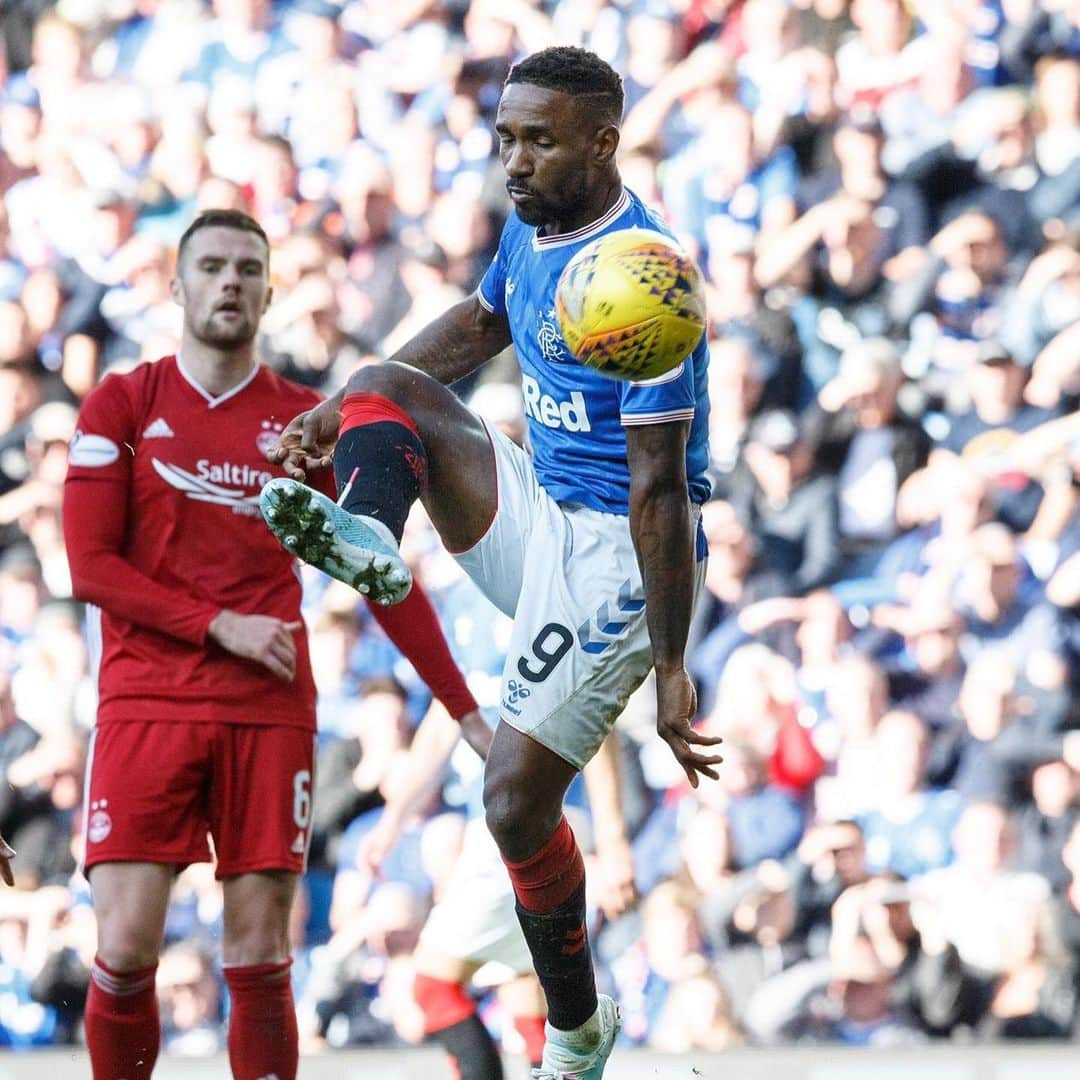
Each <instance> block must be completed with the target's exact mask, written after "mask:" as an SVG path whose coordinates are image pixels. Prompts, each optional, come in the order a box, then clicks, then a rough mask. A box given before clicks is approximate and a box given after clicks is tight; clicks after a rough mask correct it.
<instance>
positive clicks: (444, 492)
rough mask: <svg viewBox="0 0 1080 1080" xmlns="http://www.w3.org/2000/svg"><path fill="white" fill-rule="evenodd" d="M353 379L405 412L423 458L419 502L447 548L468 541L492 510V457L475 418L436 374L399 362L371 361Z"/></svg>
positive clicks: (480, 529) (453, 548)
mask: <svg viewBox="0 0 1080 1080" xmlns="http://www.w3.org/2000/svg"><path fill="white" fill-rule="evenodd" d="M353 382H354V384H356V385H357V388H358V389H359V390H361V391H363V392H367V393H376V394H381V395H383V396H384V397H387V398H389V399H390V400H391V401H393V402H394V403H395V404H396V405H398V406H399V407H400V408H402V409H404V410H405V412H407V413H408V414H409V416H410V417H411V418H412V420H413V422H414V423H415V424H416V426H417V429H418V431H419V433H420V441H421V442H422V443H423V444H424V449H425V451H426V452H427V459H428V478H427V486H426V488H425V490H424V494H423V502H424V506H425V508H426V509H427V512H428V515H429V516H430V517H431V520H432V522H433V524H434V525H435V528H436V529H437V530H438V531H439V535H440V536H441V537H442V539H443V542H444V543H445V544H446V546H447V547H448V548H449V549H450V550H451V551H461V550H463V549H465V548H468V547H471V546H472V545H473V544H475V543H476V541H477V540H479V539H480V537H481V536H483V534H484V532H485V531H486V529H487V528H488V525H489V524H490V522H491V519H492V518H493V517H494V516H495V506H496V501H497V492H496V479H495V460H494V456H493V454H492V451H491V444H490V442H489V440H488V436H487V431H486V430H485V428H484V425H483V424H482V423H481V421H480V420H479V418H478V417H477V416H476V415H475V414H474V413H472V412H470V411H469V409H467V408H466V407H465V405H463V404H462V402H461V400H460V399H459V398H458V397H457V395H456V394H454V393H453V391H451V390H448V389H447V388H446V387H445V386H443V384H442V383H440V382H439V381H438V380H437V379H433V378H432V377H431V376H430V375H425V374H424V373H423V372H422V371H418V370H417V369H416V368H412V367H408V366H407V365H405V364H396V363H389V364H372V365H369V366H367V367H364V368H361V369H360V370H359V371H357V372H356V373H355V374H354V376H353Z"/></svg>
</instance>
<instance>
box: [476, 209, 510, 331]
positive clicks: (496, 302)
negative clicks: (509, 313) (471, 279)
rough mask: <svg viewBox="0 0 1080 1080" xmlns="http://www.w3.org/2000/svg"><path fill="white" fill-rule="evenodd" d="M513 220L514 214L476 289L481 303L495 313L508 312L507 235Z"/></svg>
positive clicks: (505, 227)
mask: <svg viewBox="0 0 1080 1080" xmlns="http://www.w3.org/2000/svg"><path fill="white" fill-rule="evenodd" d="M512 221H513V215H511V216H510V217H509V218H508V219H507V221H506V224H505V225H504V226H503V231H502V236H500V237H499V250H498V251H496V252H495V257H494V258H493V259H492V260H491V263H490V264H489V265H488V268H487V270H486V271H485V272H484V276H483V277H482V278H481V279H480V284H479V286H478V287H477V289H476V295H477V297H478V298H479V300H480V303H481V304H483V305H484V307H485V308H487V310H488V311H490V312H491V313H492V314H493V315H505V314H506V262H507V259H508V252H509V245H508V244H507V237H508V235H509V233H510V228H511V223H512Z"/></svg>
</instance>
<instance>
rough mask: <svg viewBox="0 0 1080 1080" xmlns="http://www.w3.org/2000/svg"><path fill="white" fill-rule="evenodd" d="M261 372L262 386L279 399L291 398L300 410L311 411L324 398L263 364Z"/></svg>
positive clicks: (318, 392)
mask: <svg viewBox="0 0 1080 1080" xmlns="http://www.w3.org/2000/svg"><path fill="white" fill-rule="evenodd" d="M261 371H262V378H263V382H264V385H265V386H266V388H267V389H268V390H270V391H271V392H273V393H274V394H277V395H278V396H280V397H288V398H291V399H292V400H293V401H294V402H295V404H296V406H297V407H298V408H300V409H312V408H314V407H315V406H316V405H318V404H319V402H320V401H323V400H324V399H325V397H326V395H325V394H323V393H321V392H320V391H318V390H316V389H315V388H314V387H311V386H305V385H304V384H303V383H299V382H296V381H295V380H294V379H289V378H286V377H285V376H284V375H281V374H279V373H278V372H276V371H274V369H273V368H269V367H267V366H266V365H265V364H263V365H262V368H261Z"/></svg>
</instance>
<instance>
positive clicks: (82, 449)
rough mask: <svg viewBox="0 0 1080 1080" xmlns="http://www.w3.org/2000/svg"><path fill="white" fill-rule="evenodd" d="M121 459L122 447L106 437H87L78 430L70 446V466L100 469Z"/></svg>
mask: <svg viewBox="0 0 1080 1080" xmlns="http://www.w3.org/2000/svg"><path fill="white" fill-rule="evenodd" d="M119 457H120V447H119V446H117V445H116V443H114V442H113V441H112V439H106V438H105V436H104V435H86V434H84V433H83V432H81V431H79V430H77V429H76V431H75V434H74V435H73V436H72V437H71V443H70V444H69V445H68V464H69V465H77V466H79V467H81V468H84V469H100V468H102V467H103V466H105V465H111V464H112V463H113V462H114V461H116V460H117V459H118V458H119Z"/></svg>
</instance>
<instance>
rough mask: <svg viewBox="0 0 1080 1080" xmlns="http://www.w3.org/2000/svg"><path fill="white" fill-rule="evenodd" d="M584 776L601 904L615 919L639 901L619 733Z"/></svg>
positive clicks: (583, 773) (605, 742)
mask: <svg viewBox="0 0 1080 1080" xmlns="http://www.w3.org/2000/svg"><path fill="white" fill-rule="evenodd" d="M582 775H583V776H584V777H585V788H586V790H587V791H588V793H589V807H590V809H591V810H592V819H593V834H594V836H595V838H596V858H597V861H598V862H599V864H600V870H601V880H600V890H599V894H598V903H599V905H600V908H601V909H602V910H603V912H604V914H605V915H606V916H607V917H608V918H609V919H614V918H617V917H618V916H619V915H621V914H622V913H623V912H624V911H626V910H627V909H628V908H629V907H631V906H632V905H633V904H634V902H635V901H636V900H637V890H636V888H635V886H634V861H633V857H632V855H631V852H630V842H629V840H627V837H626V819H625V817H624V815H623V801H622V783H621V780H620V775H619V736H618V733H617V732H614V731H613V732H612V733H611V735H609V736H608V738H607V739H605V740H604V742H603V743H602V744H601V746H600V749H599V750H598V751H597V752H596V755H595V756H594V757H593V759H592V760H591V761H590V762H589V763H588V764H587V765H586V766H585V768H584V769H583V770H582Z"/></svg>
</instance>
